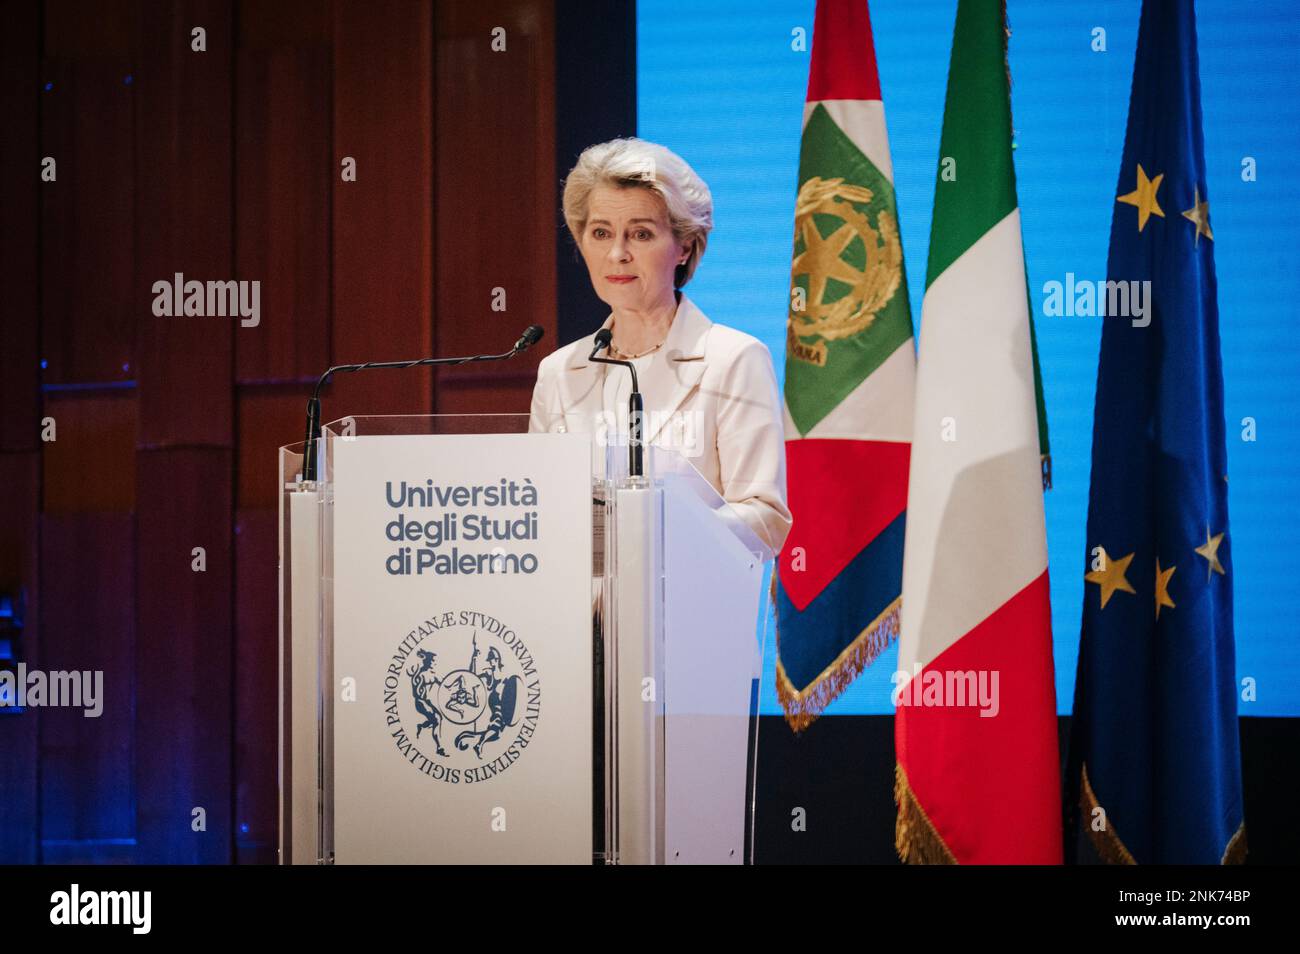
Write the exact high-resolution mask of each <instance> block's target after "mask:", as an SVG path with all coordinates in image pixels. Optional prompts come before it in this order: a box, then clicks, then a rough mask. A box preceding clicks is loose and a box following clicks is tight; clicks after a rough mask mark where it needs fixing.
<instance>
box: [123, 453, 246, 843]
mask: <svg viewBox="0 0 1300 954" xmlns="http://www.w3.org/2000/svg"><path fill="white" fill-rule="evenodd" d="M138 458H139V461H138V471H137V474H138V477H137V480H138V504H137V508H136V513H137V516H138V523H137V525H138V533H137V546H136V563H137V566H138V571H137V578H136V602H137V609H136V613H137V638H136V652H135V666H136V673H137V676H136V678H137V689H136V702H135V733H136V743H137V753H138V756H137V760H136V788H137V791H138V800H137V805H136V810H137V818H138V821H137V826H138V841H139V846H138V849H137V856H136V857H137V860H138V861H140V862H144V863H156V864H194V863H200V864H220V863H225V862H228V861H230V858H231V845H232V844H233V838H232V830H231V817H230V815H231V784H232V778H231V767H230V763H231V752H232V744H233V739H232V736H231V657H232V655H233V646H232V642H233V632H232V631H233V626H232V620H231V598H232V590H231V572H232V571H231V568H232V565H233V560H232V554H231V546H232V544H231V537H232V533H231V528H232V512H231V508H230V499H231V495H232V487H231V480H232V473H233V466H232V465H233V459H232V456H231V452H230V451H228V450H220V449H193V450H189V449H187V450H154V451H142V452H140V454H139V455H138ZM195 547H202V548H203V549H204V551H205V552H206V567H207V568H206V570H204V571H203V572H195V571H194V569H192V561H193V556H192V551H193V548H195ZM196 807H201V808H203V809H205V811H206V825H207V830H206V831H201V832H195V831H192V830H191V812H192V811H193V809H194V808H196Z"/></svg>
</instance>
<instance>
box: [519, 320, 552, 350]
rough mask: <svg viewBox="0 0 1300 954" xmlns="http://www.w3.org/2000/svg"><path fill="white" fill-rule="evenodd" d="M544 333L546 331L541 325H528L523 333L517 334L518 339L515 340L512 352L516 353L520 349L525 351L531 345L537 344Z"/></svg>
mask: <svg viewBox="0 0 1300 954" xmlns="http://www.w3.org/2000/svg"><path fill="white" fill-rule="evenodd" d="M544 334H546V331H545V329H543V328H542V326H541V325H529V326H528V327H527V328H525V329H524V333H523V334H522V335H520V336H519V340H518V341H516V342H515V350H514V353H515V354H518V353H519V352H521V351H527V350H528V349H529V348H531V347H532V346H533V345H535V344H537V342H538V341H540V340H541V337H542V335H544Z"/></svg>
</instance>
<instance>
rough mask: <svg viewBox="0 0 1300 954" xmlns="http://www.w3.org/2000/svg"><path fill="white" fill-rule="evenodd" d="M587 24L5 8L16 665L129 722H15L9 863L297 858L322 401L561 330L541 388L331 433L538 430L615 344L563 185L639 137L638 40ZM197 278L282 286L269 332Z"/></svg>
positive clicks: (510, 9)
mask: <svg viewBox="0 0 1300 954" xmlns="http://www.w3.org/2000/svg"><path fill="white" fill-rule="evenodd" d="M563 6H564V8H565V9H564V12H563V18H569V19H568V20H567V21H566V25H565V26H564V28H560V27H557V14H556V6H555V4H554V3H553V2H547V0H476V2H474V3H463V2H461V3H456V2H444V3H419V2H411V0H335V2H332V3H331V2H322V0H275V2H273V3H267V2H261V0H245V2H234V0H182V2H175V3H173V2H162V0H156V2H155V0H119V2H103V0H97V2H83V0H46V2H44V3H42V2H38V0H15V2H8V3H5V5H4V28H3V30H0V71H2V78H0V128H3V130H4V131H3V149H2V150H0V164H2V165H0V223H2V236H0V242H2V244H0V285H2V286H3V290H4V291H3V302H2V303H0V322H2V325H0V341H2V342H3V344H2V346H0V487H3V489H4V499H3V502H0V514H2V518H0V599H2V598H3V597H4V596H6V595H8V596H10V597H13V598H14V599H15V606H16V607H17V609H18V612H19V614H20V616H21V619H20V620H19V622H20V623H21V628H20V629H19V630H18V631H17V638H16V641H15V645H14V647H13V656H14V658H15V659H21V660H23V661H25V662H26V663H27V664H28V666H30V667H39V668H42V669H45V670H53V669H78V670H80V669H102V670H103V671H104V686H105V688H104V696H105V704H104V711H103V715H102V716H101V717H100V718H98V719H85V718H83V717H82V715H81V712H80V711H78V710H71V709H65V710H58V709H45V710H41V709H35V708H33V709H29V710H28V711H27V712H25V713H22V714H19V715H13V714H9V715H4V716H0V862H37V861H40V862H46V863H52V862H79V861H93V862H135V863H141V862H179V863H188V862H216V863H222V862H230V861H237V862H270V861H274V860H275V840H276V831H275V825H276V812H275V789H276V751H275V749H276V613H277V589H276V523H275V521H276V517H275V505H276V494H277V488H276V477H277V475H276V448H277V446H278V445H280V444H284V443H289V442H292V441H295V440H301V437H302V429H303V413H304V408H305V401H306V397H307V393H308V389H309V383H310V382H312V381H314V379H315V377H316V376H317V375H318V374H319V373H320V372H321V371H322V370H323V369H324V368H325V367H326V366H327V365H329V364H331V363H338V362H345V361H349V362H350V361H361V360H372V359H392V358H399V357H412V356H421V355H426V354H465V353H478V352H499V351H503V350H506V349H507V348H509V346H510V345H511V344H512V343H513V342H514V340H515V338H516V337H517V336H518V334H519V332H520V331H521V330H522V329H523V328H524V327H526V326H527V325H528V324H531V323H536V324H540V325H542V326H543V327H544V328H545V329H546V332H547V337H546V339H545V340H544V343H543V346H541V347H539V348H538V349H537V350H536V352H535V353H533V354H531V355H529V356H528V357H527V358H525V359H520V360H518V361H515V362H509V363H500V364H490V365H479V366H476V367H473V368H464V369H451V370H448V371H445V372H442V373H439V374H436V375H435V374H433V373H431V372H430V371H428V370H421V371H405V372H392V371H387V372H373V373H370V374H367V375H351V376H344V377H343V378H341V379H340V380H339V381H337V382H336V383H335V384H333V385H332V386H331V387H330V388H329V389H328V390H327V392H326V395H325V407H324V413H325V418H326V419H327V420H328V419H332V418H336V417H341V416H343V415H345V414H349V413H351V414H363V413H422V412H424V413H427V412H435V411H436V412H444V413H452V412H490V411H526V410H527V408H528V402H529V397H530V395H531V391H532V384H533V380H534V376H535V373H536V365H537V361H538V360H539V359H540V357H541V356H542V355H543V354H544V353H546V352H547V351H549V350H551V349H552V348H554V347H555V346H556V344H557V336H560V333H561V331H563V335H562V336H563V338H564V339H565V340H568V339H570V338H572V337H576V336H577V335H578V334H579V333H582V332H583V331H590V330H591V329H592V328H594V327H595V325H596V324H598V323H599V321H600V315H599V311H598V308H596V307H595V305H596V302H595V299H594V297H593V296H591V293H590V290H589V289H586V288H584V287H583V284H582V282H585V275H583V274H582V273H575V272H574V268H575V264H576V263H575V262H574V261H573V257H572V252H571V250H570V246H569V245H568V244H567V241H568V240H567V237H566V236H565V235H564V234H563V231H562V228H563V219H562V217H561V216H560V214H559V206H558V196H559V180H560V177H561V176H562V175H563V174H564V172H565V171H567V166H565V168H564V169H560V168H558V167H559V166H561V165H564V164H565V163H571V162H572V159H573V158H574V157H576V152H577V150H578V149H580V148H581V146H583V145H586V144H588V143H590V142H594V141H598V140H599V139H601V138H608V137H609V136H612V135H616V134H619V133H631V132H633V131H634V123H635V119H634V113H633V112H632V110H633V109H634V103H635V95H634V90H633V87H632V85H631V84H632V82H633V76H634V68H635V64H634V63H633V62H632V61H631V60H630V59H629V58H628V57H627V56H626V55H625V54H626V53H627V51H629V50H631V49H632V44H633V40H634V33H633V30H632V22H633V14H632V7H631V4H608V3H606V4H594V3H579V4H565V5H563ZM575 24H587V25H589V27H590V28H588V29H585V30H574V29H570V27H572V26H574V25H575ZM498 27H499V28H502V29H503V31H504V34H503V38H504V43H505V49H504V50H493V48H492V46H493V39H494V36H493V33H492V31H493V29H494V28H498ZM195 28H202V29H203V31H204V35H203V39H204V45H205V46H206V49H205V50H204V51H202V52H200V51H196V50H194V49H193V45H194V36H195V34H194V33H193V31H194V29H195ZM557 37H562V38H566V42H568V44H569V45H568V46H566V47H565V52H564V54H563V55H562V56H560V57H558V58H557ZM611 38H612V42H611ZM578 56H580V57H581V58H582V63H581V65H580V66H579V65H577V64H576V63H575V62H573V60H572V58H573V57H578ZM566 57H567V58H568V59H566ZM598 77H603V78H600V79H599V80H598V79H597V78H598ZM557 96H558V97H560V100H561V101H560V102H557ZM566 102H568V103H570V104H571V105H573V106H577V107H581V111H579V110H578V109H576V108H571V109H567V110H566V109H565V108H564V106H565V103H566ZM557 106H558V107H559V108H557ZM557 116H563V117H564V120H563V121H562V122H559V123H557ZM47 156H49V157H53V158H54V159H55V163H56V165H55V167H54V169H55V176H56V177H55V179H54V181H41V180H40V170H41V168H42V160H43V158H44V157H47ZM348 159H352V160H354V161H355V169H356V179H355V181H344V178H343V175H342V173H343V171H344V164H345V161H346V160H348ZM561 250H564V259H563V265H560V264H558V263H559V262H560V260H561ZM178 272H179V273H182V274H183V275H184V276H185V278H186V279H197V280H200V281H208V280H237V281H250V282H251V281H258V282H260V283H261V285H260V293H261V298H260V321H259V323H258V324H257V326H256V327H242V326H241V324H240V321H239V320H238V319H235V318H220V317H215V318H199V317H189V318H185V317H179V318H172V317H155V315H154V314H153V308H152V305H153V300H154V293H153V291H152V286H153V283H154V282H156V281H169V282H170V281H171V280H172V278H173V276H174V274H175V273H178ZM575 278H581V279H582V282H578V281H575ZM498 289H499V290H500V291H497V290H498ZM502 294H504V296H505V298H504V300H505V305H506V310H505V311H499V310H494V309H493V301H494V295H497V296H500V295H502ZM557 295H558V296H559V301H560V303H561V307H560V308H559V309H558V310H557V308H556V301H557ZM497 300H498V301H499V300H500V299H499V297H498V299H497ZM557 314H563V315H564V318H563V319H562V322H563V325H564V328H563V329H561V327H560V325H561V321H560V320H557ZM43 422H44V424H43ZM50 425H52V426H53V428H54V429H53V433H52V436H53V437H54V438H55V439H54V440H43V439H42V437H43V434H42V430H43V427H44V429H45V434H44V436H45V437H47V438H48V437H49V436H51V433H50V430H49V426H50ZM199 547H201V548H202V549H203V560H204V563H205V568H204V569H203V570H202V571H196V570H195V569H194V568H193V567H194V560H195V556H194V551H195V548H199ZM198 808H201V809H203V811H204V814H205V816H206V830H204V831H199V832H196V831H193V830H192V825H191V818H192V817H193V813H194V810H195V809H198Z"/></svg>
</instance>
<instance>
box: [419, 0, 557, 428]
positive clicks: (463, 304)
mask: <svg viewBox="0 0 1300 954" xmlns="http://www.w3.org/2000/svg"><path fill="white" fill-rule="evenodd" d="M495 27H502V28H504V30H505V35H504V39H505V47H506V48H505V49H504V50H495V51H494V50H493V48H492V40H493V34H492V30H493V28H495ZM437 36H438V46H437V55H436V60H437V77H438V79H437V90H438V99H437V104H436V107H435V110H434V115H435V134H434V141H435V143H436V148H437V169H438V179H437V194H436V203H437V209H438V218H437V225H436V235H437V238H436V244H435V248H436V253H437V263H438V265H437V267H438V273H439V281H438V283H437V287H436V300H435V312H436V315H437V335H436V340H437V346H438V352H439V353H440V354H482V353H497V352H501V351H505V350H507V349H508V348H509V347H510V346H511V345H512V344H514V342H515V339H516V338H518V337H519V334H520V333H521V332H522V331H523V329H524V328H526V327H527V326H528V325H531V324H537V325H541V326H542V327H543V328H545V329H546V333H547V336H546V337H545V338H544V339H543V340H542V342H541V343H540V344H539V345H538V346H537V348H536V349H535V350H534V351H531V352H529V353H528V354H526V355H525V356H523V357H521V358H517V359H512V360H510V361H507V362H501V363H498V364H494V365H481V366H480V367H479V368H476V369H473V371H474V372H477V374H474V375H471V374H466V373H465V372H468V371H469V370H470V369H457V368H449V369H444V370H439V371H438V374H437V381H438V402H437V403H438V410H439V411H440V412H475V411H486V410H488V409H489V408H488V407H487V406H486V405H487V403H491V404H492V405H493V406H495V407H499V406H500V405H502V404H505V405H506V409H508V410H520V411H525V412H526V411H527V410H528V406H529V401H530V399H531V397H532V387H533V382H534V380H535V378H536V375H537V364H538V362H539V361H540V360H541V358H542V357H543V356H544V355H545V354H547V353H548V352H550V351H552V350H554V349H555V347H556V346H557V344H558V342H557V341H556V320H555V289H556V284H555V282H556V277H555V276H556V271H555V269H556V265H555V229H556V223H557V212H556V208H555V185H554V183H555V125H554V116H553V113H554V105H555V98H554V82H553V79H552V78H553V75H554V70H555V51H554V9H553V4H552V3H550V2H545V0H497V2H491V3H475V4H451V3H447V4H439V5H438V23H437ZM542 77H547V78H548V81H542V80H541V78H542ZM507 143H508V144H509V145H508V147H506V148H503V146H504V145H505V144H507ZM497 288H501V289H504V290H505V293H506V306H507V307H506V310H505V311H495V310H493V307H492V305H493V294H494V289H497ZM476 379H477V380H476ZM485 379H486V380H488V381H493V382H495V384H496V389H497V391H498V394H496V395H494V396H493V397H492V398H491V399H489V401H488V402H485V401H484V399H483V391H484V384H483V381H484V380H485Z"/></svg>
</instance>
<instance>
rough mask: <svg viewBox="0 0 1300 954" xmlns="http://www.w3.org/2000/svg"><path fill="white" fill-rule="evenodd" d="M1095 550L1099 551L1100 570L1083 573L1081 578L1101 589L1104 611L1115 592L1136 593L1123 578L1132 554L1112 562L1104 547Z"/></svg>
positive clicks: (1131, 559)
mask: <svg viewBox="0 0 1300 954" xmlns="http://www.w3.org/2000/svg"><path fill="white" fill-rule="evenodd" d="M1097 549H1099V550H1101V569H1100V570H1093V571H1091V572H1090V573H1085V574H1084V575H1083V578H1084V579H1085V580H1086V581H1087V582H1089V583H1096V584H1097V585H1098V586H1100V587H1101V608H1102V609H1105V608H1106V604H1107V603H1108V602H1110V598H1111V597H1112V596H1113V595H1114V594H1115V591H1116V590H1123V591H1124V592H1125V593H1136V592H1137V591H1136V590H1135V589H1133V587H1132V586H1130V585H1129V582H1128V580H1127V579H1126V578H1125V576H1124V574H1125V573H1127V572H1128V565H1129V564H1130V563H1132V562H1133V554H1132V553H1130V554H1129V555H1128V556H1126V557H1123V558H1121V559H1119V560H1112V559H1111V558H1110V555H1109V554H1108V553H1107V552H1106V549H1105V548H1104V547H1098V548H1097Z"/></svg>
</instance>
